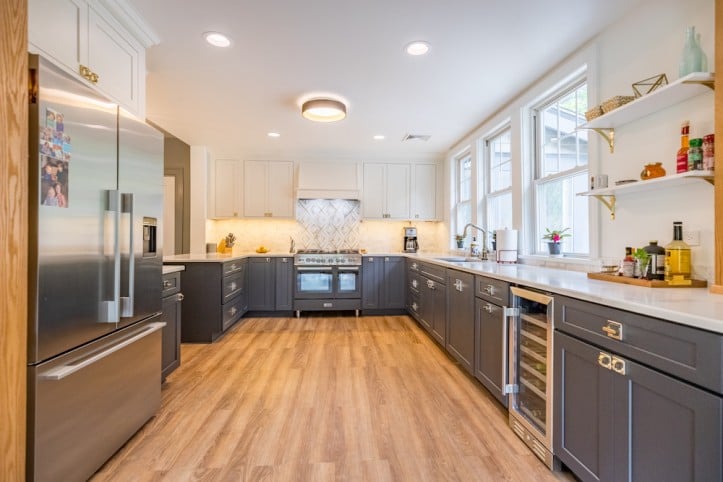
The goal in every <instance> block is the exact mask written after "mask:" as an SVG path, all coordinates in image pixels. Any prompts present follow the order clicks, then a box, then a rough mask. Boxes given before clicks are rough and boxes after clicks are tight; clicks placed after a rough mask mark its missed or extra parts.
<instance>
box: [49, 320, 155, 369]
mask: <svg viewBox="0 0 723 482" xmlns="http://www.w3.org/2000/svg"><path fill="white" fill-rule="evenodd" d="M164 326H166V323H165V322H163V321H157V322H154V323H150V324H148V325H146V326H145V327H143V329H142V330H141V331H140V332H138V333H136V334H135V335H133V336H131V337H130V338H126V339H125V340H123V341H121V342H120V343H117V344H115V345H113V346H111V347H110V348H108V349H107V350H103V351H101V352H100V353H96V354H95V355H93V356H91V357H88V358H86V359H84V360H83V359H82V358H81V360H82V361H78V360H74V361H71V362H69V363H66V364H64V365H62V366H59V367H55V368H51V369H50V370H48V371H46V372H43V373H40V374H38V378H39V379H42V380H62V379H63V378H66V377H68V376H70V375H72V374H73V373H75V372H78V371H80V370H82V369H83V368H85V367H87V366H89V365H92V364H93V363H96V362H97V361H99V360H102V359H103V358H105V357H107V356H109V355H111V354H113V353H115V352H117V351H118V350H122V349H123V348H125V347H127V346H128V345H132V344H133V343H135V342H137V341H138V340H140V339H141V338H145V337H147V336H148V335H150V334H151V333H155V332H156V331H158V330H160V329H161V328H163V327H164Z"/></svg>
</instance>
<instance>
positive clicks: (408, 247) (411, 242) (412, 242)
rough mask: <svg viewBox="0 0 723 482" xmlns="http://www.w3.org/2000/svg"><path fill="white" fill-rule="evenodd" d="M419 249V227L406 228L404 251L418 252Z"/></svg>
mask: <svg viewBox="0 0 723 482" xmlns="http://www.w3.org/2000/svg"><path fill="white" fill-rule="evenodd" d="M418 249H419V244H418V243H417V228H404V252H405V253H416V252H417V250H418Z"/></svg>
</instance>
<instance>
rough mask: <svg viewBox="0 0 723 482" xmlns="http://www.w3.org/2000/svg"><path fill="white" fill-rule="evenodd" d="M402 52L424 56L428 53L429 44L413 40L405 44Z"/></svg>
mask: <svg viewBox="0 0 723 482" xmlns="http://www.w3.org/2000/svg"><path fill="white" fill-rule="evenodd" d="M404 50H405V51H406V52H407V53H408V54H409V55H424V54H426V53H427V52H429V43H428V42H425V41H424V40H415V41H414V42H410V43H409V44H407V46H406V47H405V48H404Z"/></svg>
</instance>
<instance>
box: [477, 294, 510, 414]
mask: <svg viewBox="0 0 723 482" xmlns="http://www.w3.org/2000/svg"><path fill="white" fill-rule="evenodd" d="M508 330H509V328H508V324H507V319H506V318H505V313H504V309H503V308H502V307H501V306H498V305H495V304H493V303H489V302H487V301H484V300H481V299H480V298H475V338H474V339H475V350H474V376H475V378H477V380H479V381H480V383H482V385H484V386H485V387H486V388H487V390H489V391H490V393H492V395H494V397H495V398H496V399H497V400H499V401H500V402H501V403H502V404H503V405H504V406H505V407H506V406H507V395H505V394H504V385H505V382H506V380H507V345H508V342H509V338H508Z"/></svg>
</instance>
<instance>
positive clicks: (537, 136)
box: [527, 69, 595, 258]
mask: <svg viewBox="0 0 723 482" xmlns="http://www.w3.org/2000/svg"><path fill="white" fill-rule="evenodd" d="M588 74H589V73H588V72H587V69H582V70H581V72H580V73H579V74H578V75H575V76H574V77H571V78H568V79H566V80H565V81H563V82H561V83H559V84H558V85H557V86H556V87H555V88H554V90H552V91H551V92H550V93H548V95H546V96H544V97H542V98H540V99H538V100H537V102H535V103H534V104H533V105H532V106H531V107H530V110H529V112H530V126H531V129H530V132H531V133H532V137H531V139H530V143H531V157H530V162H531V169H530V173H531V180H530V203H529V204H528V206H530V207H531V209H530V210H529V214H528V220H527V221H528V222H527V225H528V226H530V227H531V228H532V230H531V232H532V233H533V236H532V239H530V240H529V244H528V246H529V247H530V248H531V250H530V252H531V253H532V254H537V255H543V254H547V251H544V250H541V249H540V239H539V238H540V236H539V233H540V232H541V231H542V230H543V229H544V228H545V226H540V219H539V211H538V210H539V204H538V200H537V192H538V188H539V187H540V186H541V185H543V184H546V183H550V182H557V181H560V180H562V179H565V178H573V177H575V176H576V175H579V174H581V173H583V172H586V173H589V172H590V170H591V158H592V149H591V143H590V137H589V136H588V146H587V149H588V152H587V158H588V163H587V164H586V165H583V166H575V167H574V168H571V169H568V170H566V171H563V172H559V173H556V174H551V175H548V176H546V177H544V178H542V177H540V176H541V173H542V162H543V158H542V156H541V153H542V145H541V142H542V139H543V137H544V135H543V132H542V129H544V126H543V125H542V122H540V121H539V114H540V113H541V112H542V111H543V110H544V109H545V108H546V107H548V106H549V105H551V104H552V103H554V102H555V101H556V100H558V99H560V98H562V97H564V96H565V95H567V94H569V93H570V92H573V91H576V90H577V89H578V88H580V87H581V86H582V85H586V88H587V96H588V103H590V79H589V76H588ZM586 177H587V178H589V175H588V176H586ZM585 199H586V200H588V209H586V210H585V212H586V213H587V217H588V219H587V223H588V230H587V231H586V232H585V233H584V235H585V236H587V237H588V240H587V243H588V252H587V253H580V252H574V253H572V252H564V253H563V254H564V255H565V256H572V257H578V258H585V257H589V256H590V254H591V252H592V250H593V246H592V239H591V238H592V235H591V232H590V231H591V230H590V227H591V226H592V223H593V222H594V221H595V219H594V218H593V216H591V215H590V208H589V199H588V198H585Z"/></svg>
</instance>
